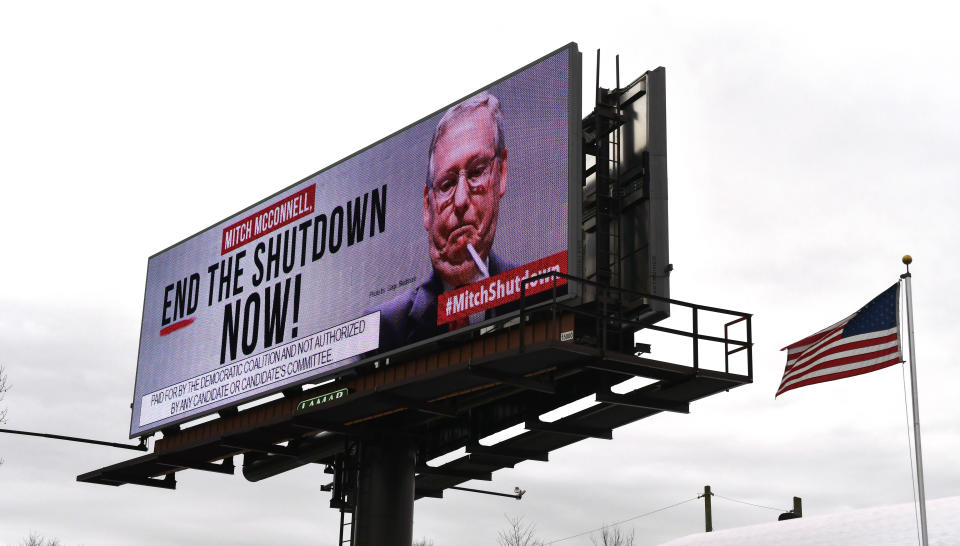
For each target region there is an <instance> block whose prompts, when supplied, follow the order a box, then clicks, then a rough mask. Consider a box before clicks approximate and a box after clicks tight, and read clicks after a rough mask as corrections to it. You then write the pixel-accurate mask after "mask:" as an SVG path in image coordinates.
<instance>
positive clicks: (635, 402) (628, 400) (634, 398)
mask: <svg viewBox="0 0 960 546" xmlns="http://www.w3.org/2000/svg"><path fill="white" fill-rule="evenodd" d="M597 402H602V403H604V404H615V405H618V406H631V407H634V408H645V409H651V410H655V411H672V412H675V413H690V403H689V402H677V401H675V400H664V399H663V398H655V397H653V396H649V395H647V394H643V393H627V394H616V393H613V392H598V393H597Z"/></svg>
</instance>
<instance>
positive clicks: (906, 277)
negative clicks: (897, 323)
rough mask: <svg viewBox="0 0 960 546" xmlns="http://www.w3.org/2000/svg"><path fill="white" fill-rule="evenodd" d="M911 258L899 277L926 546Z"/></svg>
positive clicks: (923, 534)
mask: <svg viewBox="0 0 960 546" xmlns="http://www.w3.org/2000/svg"><path fill="white" fill-rule="evenodd" d="M912 262H913V258H911V257H910V255H909V254H907V255H906V256H904V257H903V264H904V265H906V266H907V272H906V273H904V274H903V275H900V278H901V279H903V283H904V286H906V293H907V337H908V338H909V340H910V388H911V391H912V392H913V445H914V449H915V450H916V453H917V455H916V461H917V496H918V497H919V501H920V536H921V540H922V542H923V546H927V544H928V543H927V501H926V497H925V495H924V492H923V455H922V450H921V449H920V408H919V401H918V400H919V399H918V396H917V352H916V349H915V348H914V343H913V294H912V293H911V289H910V278H911V277H910V264H911V263H912Z"/></svg>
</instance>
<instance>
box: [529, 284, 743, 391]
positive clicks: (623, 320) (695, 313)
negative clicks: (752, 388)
mask: <svg viewBox="0 0 960 546" xmlns="http://www.w3.org/2000/svg"><path fill="white" fill-rule="evenodd" d="M544 279H551V280H552V286H551V288H550V293H551V300H552V301H551V302H550V308H551V312H552V322H553V324H554V328H555V329H556V331H555V334H556V339H560V321H559V320H558V312H559V311H560V310H564V311H570V312H572V313H574V314H576V315H580V316H586V317H591V318H594V319H595V321H596V332H597V333H598V334H599V339H598V345H599V347H600V349H601V351H603V352H606V350H608V347H609V335H610V333H611V329H613V330H614V331H615V333H618V334H619V333H623V332H624V330H626V329H627V327H628V326H633V327H636V328H637V329H643V328H645V329H648V330H654V331H657V332H664V333H668V334H673V335H678V336H683V337H688V338H690V340H691V348H692V359H693V368H694V370H699V369H700V342H701V341H709V342H715V343H723V345H724V371H725V372H726V373H730V355H732V354H734V353H737V352H740V351H743V350H746V351H747V376H748V377H750V378H751V379H752V378H753V350H752V347H753V328H752V316H753V315H752V314H750V313H743V312H740V311H733V310H730V309H722V308H720V307H711V306H708V305H700V304H696V303H690V302H686V301H681V300H675V299H671V298H665V297H663V296H657V295H654V294H646V293H644V292H640V291H637V290H631V289H629V288H620V287H613V286H607V285H604V284H602V283H599V282H596V281H591V280H587V279H582V278H579V277H575V276H573V275H569V274H567V273H560V272H557V271H550V272H546V273H541V274H539V275H534V276H532V277H530V278H527V279H523V280H521V282H520V325H521V331H520V352H523V351H524V350H525V347H526V339H525V338H526V336H525V335H524V334H523V330H522V326H523V325H524V324H526V323H527V316H528V315H529V314H530V313H533V312H540V311H541V310H542V309H543V308H544V307H545V306H544V305H542V304H543V303H545V302H539V303H537V304H536V308H535V309H533V310H531V309H530V308H529V304H528V303H527V298H528V297H529V296H527V286H528V285H529V284H531V283H534V282H538V281H541V280H544ZM558 279H563V280H566V281H567V283H566V284H567V285H570V284H571V283H574V282H576V283H581V284H584V285H588V286H593V287H594V288H596V290H597V300H598V301H599V304H600V312H599V313H598V312H595V311H593V310H591V309H589V308H587V307H586V306H584V305H577V306H573V305H567V304H565V303H563V302H560V301H558V299H557V287H558V285H557V281H558ZM539 293H542V292H538V294H539ZM611 294H617V295H621V296H622V295H627V296H633V297H634V298H645V299H646V300H655V301H662V302H666V303H668V304H670V305H676V306H680V307H686V308H689V309H690V310H691V312H692V328H691V331H690V332H687V331H684V330H679V329H676V328H669V327H665V326H659V325H656V324H652V323H651V322H650V321H643V320H636V319H631V318H627V317H624V316H623V309H622V308H620V307H619V306H616V308H614V309H612V310H611V309H610V306H609V305H608V301H609V300H610V299H611V298H610V297H609V296H610V295H611ZM618 301H623V300H622V298H620V299H619V300H618ZM702 312H709V313H718V314H724V315H730V316H733V317H737V318H736V319H735V320H733V321H731V322H728V323H726V324H725V325H724V332H723V337H718V336H711V335H706V334H702V333H700V325H699V322H700V320H699V319H700V313H702ZM742 321H746V340H737V339H732V338H730V335H729V328H730V326H732V325H734V324H737V323H739V322H742ZM611 326H613V327H614V328H611ZM730 346H734V347H735V348H734V349H733V350H730Z"/></svg>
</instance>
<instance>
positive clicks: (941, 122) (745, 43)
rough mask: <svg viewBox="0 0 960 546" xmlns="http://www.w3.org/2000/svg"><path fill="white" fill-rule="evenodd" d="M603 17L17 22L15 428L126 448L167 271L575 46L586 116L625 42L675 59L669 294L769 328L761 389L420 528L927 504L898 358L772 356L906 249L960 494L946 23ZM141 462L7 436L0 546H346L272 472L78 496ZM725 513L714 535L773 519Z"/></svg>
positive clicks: (666, 527) (836, 312)
mask: <svg viewBox="0 0 960 546" xmlns="http://www.w3.org/2000/svg"><path fill="white" fill-rule="evenodd" d="M585 7H587V4H585V3H583V2H571V3H561V2H550V3H542V4H540V5H533V4H532V3H531V5H526V4H523V3H520V2H509V3H498V2H490V3H486V4H479V3H477V4H470V5H463V6H456V7H455V6H454V5H452V4H449V3H438V4H427V5H422V6H421V5H416V4H412V3H402V2H401V3H385V4H384V5H369V4H367V3H355V2H354V3H350V2H347V3H342V2H340V3H332V4H329V5H324V6H321V5H320V4H319V3H316V4H314V3H295V2H284V3H272V4H270V5H269V7H268V6H267V5H266V4H255V3H250V2H229V3H227V2H224V3H204V2H167V3H132V2H115V3H107V2H97V1H89V2H29V3H27V2H6V3H3V4H0V79H2V84H0V188H2V193H0V203H3V207H2V213H0V242H2V244H0V249H2V252H3V254H2V255H3V260H2V262H0V363H2V364H3V365H4V366H5V367H6V370H7V373H8V375H9V379H10V382H11V383H12V384H13V389H12V390H11V391H10V392H9V393H8V396H7V398H6V400H4V401H3V402H2V404H3V405H5V406H6V407H7V408H8V409H9V415H8V420H9V422H8V424H7V425H6V426H7V427H10V428H15V429H24V430H34V431H44V432H52V433H60V434H70V435H77V436H85V437H92V438H98V439H103V440H111V441H126V437H127V432H128V426H129V419H130V414H129V404H130V401H131V397H132V391H133V382H134V374H135V368H136V358H137V344H138V333H139V327H140V326H139V323H140V315H141V310H142V304H143V291H144V279H145V272H146V264H147V257H148V256H150V255H152V254H154V253H155V252H157V251H159V250H161V249H164V248H166V247H167V246H169V245H171V244H173V243H175V242H177V241H180V240H181V239H183V238H185V237H187V236H189V235H191V234H193V233H195V232H197V231H199V230H201V229H203V228H206V227H207V226H209V225H211V224H212V223H214V222H216V221H219V220H220V219H222V218H225V217H227V216H229V215H231V214H233V213H235V212H237V211H239V210H241V209H243V208H245V207H247V206H248V205H250V204H252V203H255V202H257V201H259V200H260V199H262V198H264V197H266V196H267V195H270V194H272V193H274V192H275V191H277V190H279V189H281V188H283V187H286V186H288V185H289V184H292V183H293V182H296V181H297V180H300V179H301V178H303V177H305V176H307V175H309V174H311V173H313V172H315V171H317V170H319V169H321V168H323V167H325V166H327V165H329V164H331V163H333V162H335V161H337V160H339V159H341V158H343V157H345V156H347V155H349V154H350V153H352V152H353V151H356V150H358V149H360V148H362V147H364V146H366V145H368V144H370V143H372V142H374V141H376V140H378V139H380V138H382V137H384V136H386V135H388V134H390V133H392V132H394V131H396V130H397V129H400V128H402V127H405V126H406V125H408V124H410V123H411V122H413V121H416V120H418V119H420V118H421V117H423V116H425V115H427V114H430V113H432V112H433V111H435V110H436V109H438V108H440V107H442V106H444V105H446V104H448V103H450V102H451V101H453V100H456V99H457V98H459V97H462V96H464V95H466V94H467V93H470V92H472V91H474V90H476V89H478V88H480V87H482V86H484V85H486V84H488V83H490V82H492V81H494V80H496V79H498V78H500V77H501V76H503V75H506V74H508V73H510V72H512V71H514V70H516V69H518V68H520V67H521V66H524V65H525V64H527V63H529V62H531V61H533V60H535V59H537V58H539V57H541V56H542V55H544V54H546V53H548V52H550V51H553V50H554V49H556V48H558V47H560V46H562V45H564V44H566V43H568V42H570V41H575V42H577V43H578V44H579V47H580V50H581V51H582V52H583V59H584V64H583V73H584V75H585V78H584V80H585V81H584V97H592V96H593V94H592V85H593V74H594V70H595V65H594V62H595V55H596V49H597V48H600V49H601V50H602V54H603V61H602V68H601V80H602V81H601V84H602V85H604V86H608V87H609V86H612V85H613V83H614V82H613V66H614V65H613V56H614V54H617V53H619V54H620V71H621V75H622V78H623V79H625V80H630V79H633V78H634V77H636V76H638V75H640V74H641V73H643V72H644V71H645V70H648V69H653V68H655V67H657V66H664V67H666V76H667V109H668V149H669V159H668V163H669V167H668V168H669V183H670V245H671V246H670V252H671V261H672V263H673V264H674V266H675V270H674V273H673V276H672V279H671V283H672V284H671V288H672V294H673V296H674V297H675V298H679V299H682V300H687V301H694V302H698V303H702V304H705V305H712V306H719V307H726V308H733V309H737V310H741V311H746V312H751V313H754V314H755V316H754V339H755V341H756V346H755V349H754V361H755V382H754V384H752V385H748V386H744V387H741V388H737V389H734V390H732V391H730V392H729V393H723V394H720V395H717V396H714V397H711V398H708V399H706V400H703V401H700V402H696V403H694V404H693V405H692V407H691V413H690V414H689V415H658V416H654V417H652V418H650V419H646V420H643V421H639V422H637V423H634V424H632V425H629V426H627V427H624V428H622V429H619V430H617V431H615V433H614V440H613V441H603V440H586V441H583V442H580V443H578V444H576V445H574V446H571V447H568V448H565V449H562V450H559V451H557V452H554V453H551V455H550V458H551V460H550V462H549V463H540V462H526V463H522V464H520V465H518V466H517V467H516V468H515V469H513V470H504V471H500V472H497V473H495V474H494V480H493V482H491V483H483V482H479V483H476V484H475V485H477V486H479V487H483V488H488V489H493V490H498V491H509V490H512V489H513V487H514V486H515V485H519V486H521V487H523V488H524V489H526V490H527V491H528V493H527V495H526V496H525V497H524V498H523V500H522V501H520V502H517V501H514V500H510V499H501V498H498V497H489V496H483V495H472V494H469V493H461V492H455V491H454V492H448V493H447V494H446V495H445V498H444V499H443V500H435V499H429V500H421V501H417V503H416V507H415V524H414V535H415V536H416V537H428V538H430V539H432V540H433V541H434V542H435V544H436V545H437V546H441V545H442V546H447V545H462V546H480V545H489V544H494V543H495V537H496V533H497V530H499V529H501V528H503V527H504V524H505V519H504V516H505V515H507V516H510V517H519V516H522V517H524V518H525V520H526V521H528V522H531V523H533V524H535V525H536V529H537V533H538V535H539V536H540V537H541V538H542V539H544V540H547V541H550V540H554V539H560V538H564V537H567V536H570V535H575V534H577V533H581V532H583V531H588V530H590V529H593V528H595V527H598V526H600V525H601V524H603V523H605V522H615V521H620V520H624V519H628V518H631V517H634V516H637V515H640V514H644V513H646V512H650V511H653V510H656V509H658V508H662V507H664V506H667V505H671V504H674V503H677V502H680V501H684V500H687V499H691V498H694V497H696V495H697V493H698V492H700V491H702V488H703V486H704V485H705V484H710V485H711V486H712V487H713V490H714V492H716V493H718V494H719V495H723V496H725V497H728V498H732V499H737V500H742V501H747V502H752V503H755V504H760V505H765V506H771V507H777V508H784V509H786V508H789V507H790V505H791V498H792V497H793V496H795V495H796V496H800V497H802V498H803V502H804V513H805V514H830V513H836V512H839V511H843V510H848V509H852V508H860V507H867V506H874V505H879V504H890V503H903V502H909V501H910V499H911V496H912V494H913V493H912V487H911V474H910V461H909V458H908V454H909V448H908V435H907V416H906V414H905V407H904V383H903V378H902V376H903V374H902V371H901V367H900V366H894V367H891V368H887V369H885V370H882V371H879V372H875V373H872V374H868V375H865V376H860V377H856V378H852V379H846V380H843V381H837V382H833V383H827V384H822V385H816V386H812V387H806V388H803V389H799V390H795V391H791V392H789V393H787V394H785V395H783V396H782V397H781V398H780V399H777V400H774V396H773V395H774V392H775V391H776V387H777V385H778V384H779V381H780V376H781V374H782V371H783V363H784V359H785V357H784V353H781V352H779V349H780V348H781V347H783V346H784V345H787V344H788V343H790V342H793V341H795V340H797V339H799V338H801V337H804V336H806V335H808V334H810V333H813V332H814V331H816V330H819V329H820V328H822V327H824V326H826V325H828V324H830V323H832V322H835V321H837V320H839V319H841V318H843V317H845V316H846V315H848V314H850V313H852V312H853V311H855V310H856V309H858V308H859V307H860V306H861V305H863V304H864V303H866V302H867V301H868V300H869V299H871V298H872V297H874V296H876V295H877V294H879V293H880V292H881V291H883V290H884V289H885V288H887V287H888V286H890V285H891V284H893V283H894V282H896V280H897V277H898V275H899V274H900V273H902V271H903V266H902V265H901V264H900V256H901V255H903V254H904V253H910V254H912V255H913V256H914V259H915V262H914V266H913V268H912V271H913V273H914V275H915V276H914V305H915V310H916V335H917V356H918V365H919V378H920V379H919V390H920V410H921V418H922V429H923V448H924V464H925V471H926V487H927V495H928V497H929V498H938V497H947V496H956V495H960V466H958V465H957V464H956V454H957V453H958V452H960V428H958V426H957V421H958V409H957V408H958V405H957V401H956V394H955V393H956V389H957V387H956V385H958V384H960V371H958V367H957V366H956V364H955V358H952V357H950V354H952V351H953V350H954V349H955V347H954V344H955V343H956V339H957V328H956V327H955V323H954V321H955V317H954V313H955V312H956V303H955V302H956V301H958V299H960V290H958V288H957V282H956V280H955V276H956V271H957V270H958V269H960V260H958V258H957V249H958V244H957V243H958V237H957V235H956V228H957V226H958V221H957V217H956V210H957V209H958V207H960V154H958V153H957V150H958V148H960V129H958V127H960V102H958V101H957V100H956V94H957V92H956V90H957V89H958V86H960V38H958V35H957V33H956V31H955V28H954V27H955V25H954V22H955V21H956V20H957V15H958V14H957V13H956V8H954V7H953V6H952V5H951V4H949V3H942V4H939V3H922V2H920V3H918V2H915V3H911V4H910V6H909V8H908V7H907V5H906V4H904V3H902V2H897V3H881V2H869V3H868V2H863V3H841V2H835V1H834V2H797V3H793V4H791V5H782V4H781V3H774V2H756V3H741V2H722V3H716V2H703V3H680V2H673V3H668V2H664V3H648V2H638V1H632V2H626V3H623V4H622V5H618V4H616V3H606V4H604V3H597V4H595V5H594V7H593V8H592V9H595V10H596V11H595V12H592V13H591V12H587V11H585V9H584V8H585ZM646 339H648V337H647V336H645V335H643V334H642V335H641V336H639V340H641V341H643V340H646ZM651 339H652V338H651ZM658 346H659V345H658V344H657V343H656V342H654V353H653V356H654V357H657V358H661V357H662V358H667V357H668V356H669V355H662V354H661V353H658V351H657V347H658ZM679 363H684V362H679ZM717 365H720V366H722V363H719V362H718V363H717ZM135 455H136V454H135V452H132V451H131V452H125V451H121V450H116V449H111V448H106V447H96V446H86V445H81V444H69V443H64V442H57V441H52V440H45V439H36V438H27V437H21V436H12V435H0V456H2V457H3V459H4V464H3V465H2V466H0V544H11V545H13V544H19V542H20V541H21V540H22V539H23V538H25V537H26V536H27V535H28V534H30V533H31V532H36V533H40V534H43V535H45V536H48V537H58V538H59V539H60V540H61V541H62V542H63V544H64V545H66V546H73V545H79V544H86V545H95V544H96V545H99V544H106V545H111V544H116V545H128V544H183V545H185V544H199V543H215V544H277V543H283V544H291V545H299V544H303V545H306V544H313V545H316V544H320V545H334V544H336V541H337V532H338V529H337V523H338V514H337V512H335V511H334V510H331V509H330V508H328V500H329V494H327V493H321V492H320V490H319V487H320V486H321V485H322V484H324V483H326V482H327V481H328V480H329V478H328V476H325V475H324V474H323V473H322V467H320V466H319V465H312V467H305V468H302V469H299V470H296V471H294V472H289V473H287V474H285V475H282V476H279V477H276V478H271V479H269V480H266V481H263V482H259V483H250V482H247V481H245V480H244V479H243V478H242V477H241V476H240V475H237V476H232V477H230V476H223V475H218V474H208V473H202V472H199V471H188V472H183V473H181V474H180V475H179V476H178V488H177V490H176V491H165V490H154V489H150V488H144V487H137V486H131V485H127V486H123V487H119V488H113V487H107V486H100V485H91V484H81V483H77V482H76V481H75V478H76V476H77V475H78V474H81V473H84V472H87V471H90V470H93V469H96V468H100V467H103V466H106V465H109V464H112V463H115V462H119V461H121V460H125V459H127V458H130V457H132V456H135ZM701 502H702V501H692V502H687V503H686V504H683V505H681V506H678V507H676V508H672V509H670V510H666V511H663V512H659V513H657V514H654V515H651V516H648V517H644V518H640V519H636V520H634V521H631V522H630V523H628V524H626V526H625V528H626V530H630V529H631V528H632V529H634V530H635V531H636V533H637V536H638V538H639V540H638V544H642V545H648V544H658V543H660V542H663V541H666V540H670V539H673V538H676V537H680V536H683V535H687V534H690V533H695V532H699V531H701V530H702V528H703V527H702V526H703V507H702V504H701ZM713 507H714V516H713V521H714V526H715V527H716V528H718V529H728V528H732V527H737V526H741V525H747V524H752V523H761V522H768V521H771V520H772V519H775V518H776V516H777V512H776V511H774V510H769V509H764V508H756V507H752V506H748V505H745V504H738V503H735V502H732V501H729V500H727V499H723V498H715V500H714V503H713ZM589 543H590V542H589V538H588V536H582V537H579V538H574V539H571V540H568V541H564V542H559V543H558V544H561V545H567V544H570V545H574V544H578V545H583V544H589Z"/></svg>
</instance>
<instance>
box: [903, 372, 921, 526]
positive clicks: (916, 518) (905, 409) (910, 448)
mask: <svg viewBox="0 0 960 546" xmlns="http://www.w3.org/2000/svg"><path fill="white" fill-rule="evenodd" d="M901 354H902V353H901ZM903 364H904V362H901V363H900V377H901V378H902V379H903V415H904V417H906V418H907V454H908V455H909V456H910V487H912V488H913V523H914V525H916V526H917V544H920V543H921V542H922V541H923V539H921V538H920V513H919V512H918V511H917V504H918V499H917V483H916V482H917V476H916V474H915V473H914V471H913V441H912V439H911V438H910V407H909V404H908V402H907V372H906V369H907V367H906V366H904V365H903Z"/></svg>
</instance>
